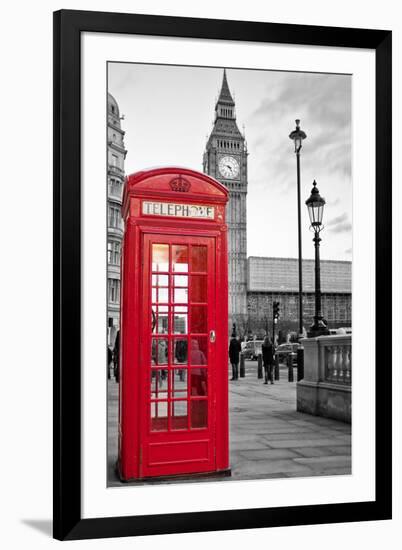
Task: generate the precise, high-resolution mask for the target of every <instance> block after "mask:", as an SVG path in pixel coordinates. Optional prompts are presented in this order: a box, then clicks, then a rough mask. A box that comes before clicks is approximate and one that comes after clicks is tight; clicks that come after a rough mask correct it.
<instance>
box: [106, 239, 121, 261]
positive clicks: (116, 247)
mask: <svg viewBox="0 0 402 550" xmlns="http://www.w3.org/2000/svg"><path fill="white" fill-rule="evenodd" d="M107 263H108V264H109V265H120V243H119V242H116V241H109V242H108V243H107Z"/></svg>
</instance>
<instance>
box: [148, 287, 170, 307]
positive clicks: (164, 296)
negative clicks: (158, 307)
mask: <svg viewBox="0 0 402 550" xmlns="http://www.w3.org/2000/svg"><path fill="white" fill-rule="evenodd" d="M152 290H153V289H152ZM168 301H169V289H168V288H158V298H157V302H158V303H159V304H167V303H168Z"/></svg>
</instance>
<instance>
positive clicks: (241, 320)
mask: <svg viewBox="0 0 402 550" xmlns="http://www.w3.org/2000/svg"><path fill="white" fill-rule="evenodd" d="M247 155H248V152H247V145H246V140H245V137H244V135H243V134H242V133H241V132H240V130H239V128H238V127H237V122H236V109H235V102H234V100H233V97H232V94H231V93H230V89H229V84H228V80H227V75H226V69H224V71H223V80H222V87H221V91H220V94H219V97H218V99H217V101H216V104H215V120H214V125H213V128H212V132H211V134H210V136H209V138H208V140H207V144H206V147H205V152H204V159H203V167H204V172H205V173H206V174H208V175H210V176H212V177H214V178H216V179H217V180H219V181H220V182H221V183H222V184H223V185H225V187H227V188H228V190H229V203H228V206H227V211H226V220H227V225H228V246H229V326H231V324H232V323H236V324H237V326H238V327H239V328H243V330H245V327H246V322H247V208H246V198H247Z"/></svg>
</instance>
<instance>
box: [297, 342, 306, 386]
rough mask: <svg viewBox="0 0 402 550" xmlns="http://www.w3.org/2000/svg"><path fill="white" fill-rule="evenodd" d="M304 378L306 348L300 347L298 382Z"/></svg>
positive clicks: (298, 352) (298, 353)
mask: <svg viewBox="0 0 402 550" xmlns="http://www.w3.org/2000/svg"><path fill="white" fill-rule="evenodd" d="M303 378H304V348H302V347H300V348H299V349H298V350H297V381H298V382H300V380H303Z"/></svg>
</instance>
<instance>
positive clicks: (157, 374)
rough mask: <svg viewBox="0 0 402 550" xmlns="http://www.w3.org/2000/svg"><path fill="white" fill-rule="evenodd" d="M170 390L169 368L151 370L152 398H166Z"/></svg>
mask: <svg viewBox="0 0 402 550" xmlns="http://www.w3.org/2000/svg"><path fill="white" fill-rule="evenodd" d="M167 391H168V371H167V369H152V370H151V399H166V398H167Z"/></svg>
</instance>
